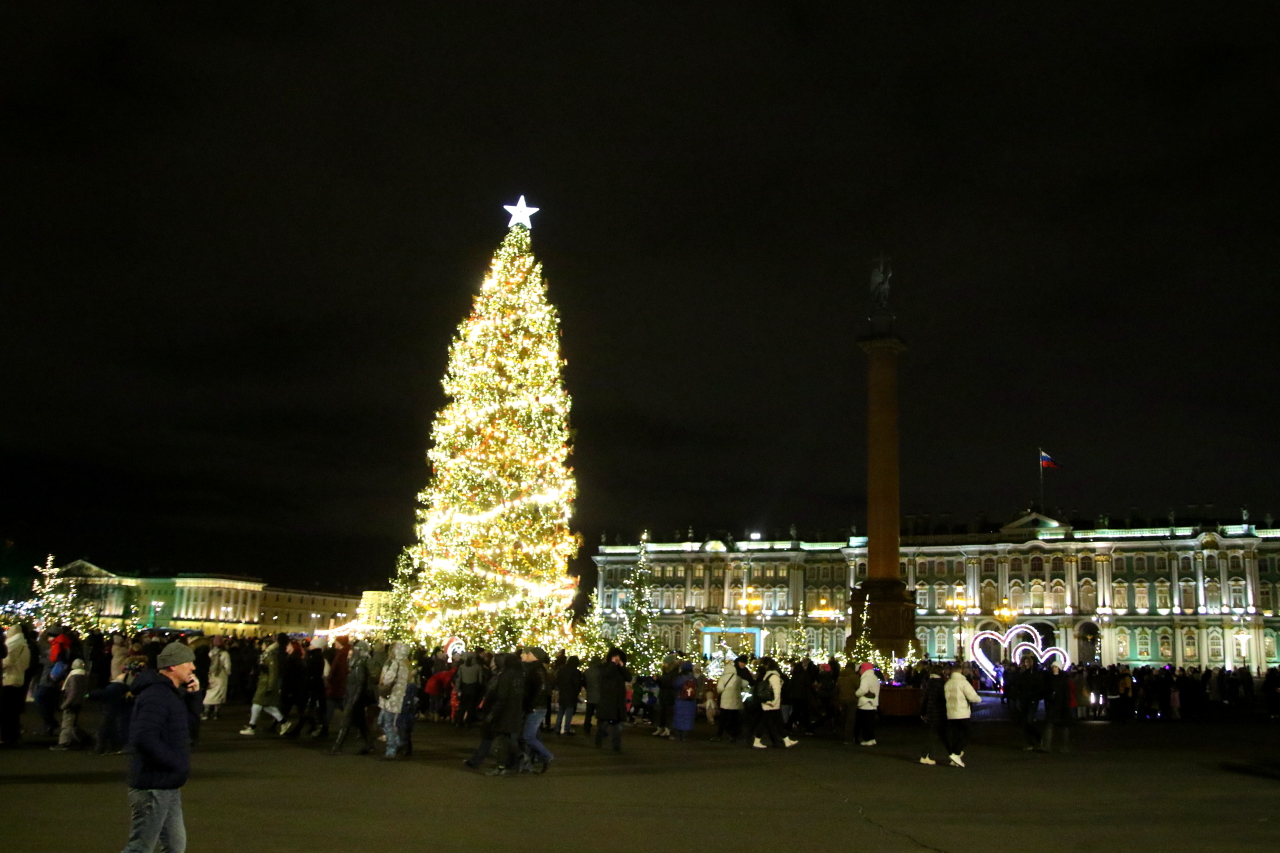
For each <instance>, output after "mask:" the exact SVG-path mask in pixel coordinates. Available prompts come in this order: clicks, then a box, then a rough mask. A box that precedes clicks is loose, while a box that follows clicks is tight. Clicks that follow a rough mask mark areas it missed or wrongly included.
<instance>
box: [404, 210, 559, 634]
mask: <svg viewBox="0 0 1280 853" xmlns="http://www.w3.org/2000/svg"><path fill="white" fill-rule="evenodd" d="M507 210H508V211H509V212H510V213H511V214H512V216H511V222H510V224H509V230H508V232H507V236H506V239H504V240H503V241H502V245H501V246H499V247H498V251H497V252H496V253H495V255H494V257H493V262H492V264H491V266H490V269H489V274H488V276H487V277H486V278H485V280H484V282H483V284H481V286H480V292H479V294H477V296H476V297H475V301H474V303H473V306H472V310H471V315H470V316H469V317H468V318H467V319H466V320H464V321H463V322H462V324H461V325H460V326H459V327H458V332H457V335H456V336H455V338H454V340H453V344H452V345H451V347H450V349H449V366H448V372H447V373H446V375H445V378H444V380H443V384H444V391H445V394H446V396H447V397H448V398H449V400H448V402H447V403H446V404H445V406H444V408H443V409H441V410H440V411H439V412H438V413H437V415H436V418H435V422H434V424H433V425H432V429H431V439H432V446H431V449H430V451H429V452H428V454H427V456H428V459H429V461H430V463H431V479H430V482H429V484H428V485H427V488H426V489H425V490H424V491H423V492H422V493H421V494H420V495H419V496H418V500H419V503H420V509H419V510H418V526H417V531H418V541H417V543H416V544H415V545H413V546H411V547H410V548H409V549H408V551H407V554H406V559H405V560H403V561H402V563H401V567H400V569H399V570H398V571H397V574H396V578H395V581H394V583H393V589H392V602H393V605H398V610H399V612H398V613H396V615H395V616H394V617H393V620H396V621H393V625H392V628H391V633H392V634H399V635H401V636H413V637H415V638H416V639H418V640H419V641H423V642H426V641H429V640H430V641H434V642H440V641H442V640H444V639H446V638H448V637H460V638H462V639H463V640H464V641H466V643H467V644H468V646H469V647H472V648H475V647H477V646H484V647H486V648H494V649H501V648H509V647H511V646H512V645H515V644H522V643H537V644H541V645H546V646H548V647H549V648H555V647H559V646H563V645H564V644H565V642H566V641H567V639H568V637H569V618H570V613H569V605H570V602H571V600H572V598H573V583H572V581H571V580H570V578H569V577H568V574H567V571H566V570H567V567H568V561H569V559H570V558H572V557H573V555H574V554H575V553H576V552H577V537H576V536H575V535H574V534H573V533H572V532H571V531H570V530H569V517H570V513H571V510H572V506H573V499H574V496H575V493H576V487H575V485H574V480H573V474H572V470H571V469H570V468H569V466H568V464H567V461H568V456H569V395H568V394H567V393H566V392H565V388H564V381H563V378H562V375H561V370H562V367H563V365H564V361H563V359H562V358H561V356H560V320H559V316H558V314H557V313H556V310H555V308H554V307H553V306H552V305H551V304H550V303H549V302H548V301H547V288H546V284H545V283H544V282H543V279H542V266H541V264H539V263H537V261H535V259H534V256H533V252H532V250H531V248H530V221H529V217H530V215H532V213H533V212H534V211H536V210H537V208H530V207H527V206H526V205H525V201H524V197H523V196H521V197H520V202H519V203H518V204H517V205H513V206H509V207H507Z"/></svg>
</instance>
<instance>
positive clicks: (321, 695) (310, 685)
mask: <svg viewBox="0 0 1280 853" xmlns="http://www.w3.org/2000/svg"><path fill="white" fill-rule="evenodd" d="M328 650H329V638H328V637H326V636H324V635H323V634H322V635H320V636H319V637H315V638H313V639H312V641H311V645H310V646H308V647H307V651H306V653H305V654H304V656H303V669H304V671H305V673H306V687H305V691H306V699H305V703H306V704H305V705H304V708H303V712H302V720H301V721H299V726H300V727H301V726H303V725H304V724H305V726H306V732H305V734H308V735H310V736H311V737H312V738H327V737H328V736H329V715H328V707H329V700H328V698H327V697H326V696H325V689H326V684H325V678H326V677H327V676H328V674H329V661H328V660H327V658H326V656H325V653H326V652H327V651H328Z"/></svg>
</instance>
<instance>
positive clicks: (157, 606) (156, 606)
mask: <svg viewBox="0 0 1280 853" xmlns="http://www.w3.org/2000/svg"><path fill="white" fill-rule="evenodd" d="M163 609H164V602H163V601H154V600H153V601H152V602H151V624H150V625H149V626H148V627H151V628H154V627H155V626H156V616H157V615H158V613H159V611H161V610H163Z"/></svg>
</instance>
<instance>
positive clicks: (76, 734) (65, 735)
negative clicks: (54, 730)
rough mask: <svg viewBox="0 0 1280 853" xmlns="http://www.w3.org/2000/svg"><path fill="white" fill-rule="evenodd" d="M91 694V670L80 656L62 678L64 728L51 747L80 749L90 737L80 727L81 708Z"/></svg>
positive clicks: (55, 748)
mask: <svg viewBox="0 0 1280 853" xmlns="http://www.w3.org/2000/svg"><path fill="white" fill-rule="evenodd" d="M88 695H89V672H88V670H87V669H86V668H85V663H84V661H83V660H81V659H80V658H76V659H75V660H73V661H72V662H71V671H70V672H68V673H67V677H66V678H64V679H63V680H62V702H61V704H60V705H59V709H60V710H61V711H62V728H61V731H60V732H59V733H58V742H57V743H56V744H54V745H53V746H51V747H49V748H50V749H53V750H65V749H80V748H81V747H83V746H84V745H85V741H87V740H88V739H89V735H88V734H86V733H85V731H84V730H83V729H81V728H80V710H81V709H82V708H84V699H85V697H86V696H88Z"/></svg>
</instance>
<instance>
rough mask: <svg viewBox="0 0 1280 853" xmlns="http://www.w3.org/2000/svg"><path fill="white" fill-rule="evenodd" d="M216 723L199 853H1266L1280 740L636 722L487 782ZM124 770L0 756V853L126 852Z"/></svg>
mask: <svg viewBox="0 0 1280 853" xmlns="http://www.w3.org/2000/svg"><path fill="white" fill-rule="evenodd" d="M225 711H226V712H227V713H224V715H223V716H224V718H223V720H221V721H219V722H217V723H211V724H207V725H206V729H205V732H204V736H203V737H202V741H201V743H200V745H199V747H198V748H197V750H196V751H195V753H194V754H193V756H192V764H193V768H194V771H193V773H192V778H191V781H190V782H189V783H188V784H187V787H186V788H185V789H184V800H185V808H186V817H187V828H188V832H189V835H190V839H191V842H190V848H189V849H190V850H191V851H193V853H198V851H239V850H246V851H257V850H261V851H271V853H292V851H298V853H304V851H305V853H324V851H379V853H395V851H402V850H403V851H409V850H414V851H418V850H496V851H503V852H504V853H505V851H513V853H514V851H517V850H518V851H577V850H582V851H588V850H590V851H599V850H622V851H632V850H635V851H639V850H668V849H678V850H686V851H691V850H726V851H728V850H732V851H755V850H761V851H764V850H768V851H798V850H805V851H828V850H830V851H836V850H858V851H886V852H887V851H895V852H896V851H920V850H943V851H948V853H968V851H990V850H1009V851H1033V850H1053V851H1077V850H1078V851H1086V850H1087V851H1109V850H1116V851H1126V853H1142V851H1160V853H1168V851H1171V850H1177V851H1199V850H1229V851H1251V850H1259V851H1262V850H1266V851H1274V850H1275V849H1276V848H1277V845H1280V779H1277V777H1276V776H1275V775H1267V773H1266V771H1267V769H1268V767H1269V766H1271V765H1269V764H1268V762H1273V761H1275V760H1276V759H1277V758H1280V727H1277V726H1276V725H1274V724H1272V725H1267V724H1265V723H1262V722H1253V723H1234V724H1228V725H1221V726H1209V725H1192V724H1180V723H1169V724H1136V723H1135V724H1130V725H1128V726H1119V725H1112V724H1107V723H1085V724H1081V725H1079V726H1077V727H1076V729H1075V732H1074V735H1075V739H1074V742H1073V748H1074V749H1075V752H1073V753H1072V754H1069V755H1057V754H1054V755H1044V754H1038V753H1026V752H1022V751H1021V750H1020V749H1019V747H1020V743H1019V742H1018V740H1017V733H1016V732H1015V731H1014V730H1013V728H1012V726H1010V725H1008V724H1006V723H1002V722H978V723H975V724H974V727H973V728H974V737H973V740H974V743H973V745H972V747H971V748H970V749H969V750H968V752H967V754H966V759H967V762H968V764H969V766H968V768H967V769H964V770H959V769H953V768H947V767H942V766H937V767H925V766H922V765H920V764H918V763H917V762H916V756H917V753H916V749H917V744H918V740H919V731H918V729H917V728H916V727H915V726H913V725H910V724H909V723H907V722H897V723H889V724H882V726H881V730H880V732H879V735H878V740H879V744H880V745H879V746H877V747H873V748H859V747H845V746H841V745H839V744H838V743H836V742H834V741H830V740H823V739H820V738H806V739H804V741H803V742H802V743H801V745H800V746H798V747H796V748H794V749H790V750H768V751H763V750H753V749H746V748H743V747H740V746H734V747H730V746H726V745H723V744H717V743H709V742H707V741H706V738H707V736H708V732H707V731H705V730H699V731H698V732H697V737H699V738H700V740H699V741H696V742H692V743H686V744H679V743H673V742H670V741H666V740H661V741H660V740H657V739H655V738H653V737H650V736H649V734H648V732H649V730H648V729H645V728H635V729H628V730H627V733H626V737H625V740H624V744H623V752H622V754H620V755H615V754H613V753H612V752H611V751H609V750H608V749H607V748H606V749H605V750H596V749H593V748H592V747H591V745H590V743H589V741H588V739H587V738H585V737H583V736H581V735H579V736H577V737H572V738H557V737H555V736H549V737H548V738H547V743H548V745H549V746H550V748H551V749H552V751H553V752H555V754H556V758H557V760H556V761H555V762H554V763H553V764H552V766H551V769H550V770H549V771H548V772H547V774H546V775H544V776H520V777H515V778H486V777H484V776H482V775H479V774H477V773H474V772H471V771H468V770H467V769H465V768H464V767H463V766H462V759H463V758H465V757H466V756H467V755H468V754H469V752H470V751H471V749H472V748H474V745H475V743H476V740H477V738H476V735H475V733H474V732H472V731H467V732H462V731H459V730H456V729H454V728H452V727H449V726H443V725H436V724H425V723H419V724H418V726H417V730H416V732H415V753H414V755H413V757H412V758H411V759H410V760H409V761H407V762H394V763H385V762H381V761H378V760H376V759H374V758H372V757H358V756H356V755H354V754H348V755H344V756H337V757H334V756H329V755H327V754H325V752H324V751H323V750H322V749H321V748H320V746H319V745H318V744H316V743H315V742H312V741H309V740H306V739H303V740H299V741H290V740H280V739H278V738H275V737H266V736H260V737H257V738H247V737H243V736H240V735H238V734H237V733H236V730H237V729H238V728H239V726H240V725H241V724H242V723H243V717H244V713H243V709H241V708H235V707H231V708H227V709H225ZM28 721H30V720H29V719H28ZM88 722H89V723H90V724H92V722H93V721H92V720H89V721H88ZM352 751H353V750H352ZM125 761H126V759H125V758H124V757H123V756H94V755H91V754H87V753H81V752H67V753H57V752H49V751H48V750H47V749H44V748H35V747H34V746H32V745H28V746H26V747H24V748H21V749H19V750H14V751H9V752H4V753H0V762H2V764H0V808H2V810H3V814H4V820H3V822H2V824H3V830H0V836H2V837H3V849H5V850H12V851H16V853H46V852H47V853H55V852H56V853H68V851H73V853H94V851H113V853H114V851H119V850H120V848H121V847H123V845H124V840H125V833H126V828H127V808H126V802H125V787H124V781H123V771H124V767H125ZM1249 769H1258V770H1261V771H1263V772H1261V773H1256V774H1255V773H1249V772H1243V771H1245V770H1249Z"/></svg>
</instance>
